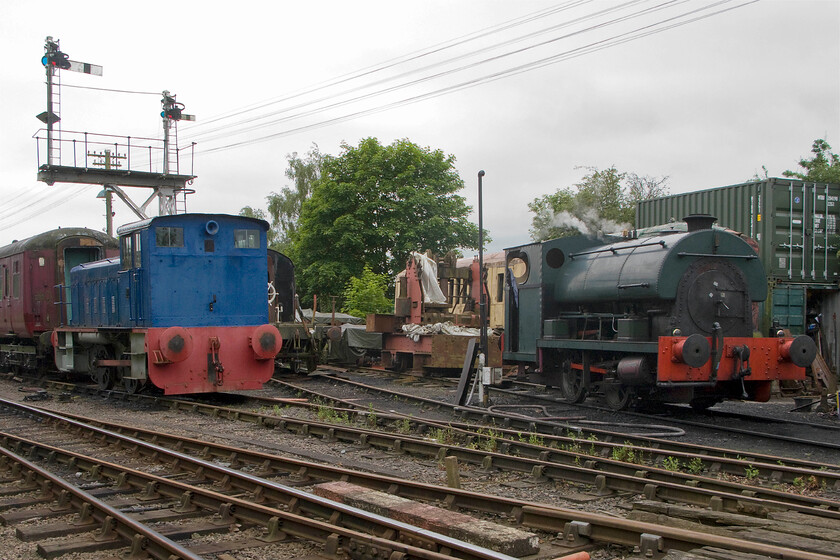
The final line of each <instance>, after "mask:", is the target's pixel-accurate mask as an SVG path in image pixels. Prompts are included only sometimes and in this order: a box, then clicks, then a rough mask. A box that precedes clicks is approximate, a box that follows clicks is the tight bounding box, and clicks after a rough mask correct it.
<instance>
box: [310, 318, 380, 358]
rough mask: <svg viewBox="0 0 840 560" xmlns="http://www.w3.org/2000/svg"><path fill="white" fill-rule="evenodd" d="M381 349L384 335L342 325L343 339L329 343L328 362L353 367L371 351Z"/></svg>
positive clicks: (362, 328)
mask: <svg viewBox="0 0 840 560" xmlns="http://www.w3.org/2000/svg"><path fill="white" fill-rule="evenodd" d="M318 328H319V329H323V328H324V327H318ZM381 349H382V333H372V332H367V331H366V330H365V327H363V326H355V325H342V326H341V338H339V339H338V340H335V341H333V340H330V342H329V345H328V349H327V362H329V363H332V364H350V365H352V364H356V363H357V362H358V360H360V359H361V358H363V357H364V356H365V354H366V353H367V352H368V351H369V350H376V351H378V350H381Z"/></svg>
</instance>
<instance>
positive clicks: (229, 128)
mask: <svg viewBox="0 0 840 560" xmlns="http://www.w3.org/2000/svg"><path fill="white" fill-rule="evenodd" d="M647 1H649V0H631V1H629V2H625V3H623V4H619V5H615V6H611V7H608V8H605V9H603V10H599V11H596V12H593V13H590V14H587V15H584V16H581V17H578V18H575V19H571V20H567V21H564V22H562V23H560V24H556V25H552V26H550V27H547V28H544V29H540V30H537V31H533V32H530V33H528V34H525V35H522V36H519V37H514V38H512V39H508V40H505V41H502V42H500V43H496V44H493V45H490V46H486V47H482V48H480V49H477V50H474V51H471V52H468V53H464V54H461V55H457V56H454V57H452V58H449V59H447V60H443V61H439V62H436V63H433V64H430V65H427V66H424V67H421V68H416V69H412V70H408V71H405V72H403V73H401V74H397V75H395V76H390V77H387V78H381V79H379V80H377V81H374V82H370V83H366V84H361V85H358V86H355V87H352V88H351V89H348V90H344V91H342V92H338V93H335V94H331V95H328V96H325V97H320V98H317V99H309V100H306V101H303V102H301V103H299V104H297V105H293V106H290V107H285V108H281V109H277V110H275V111H272V112H269V113H263V114H260V115H257V116H254V117H251V118H248V119H245V120H242V121H239V122H235V123H230V124H227V125H222V126H219V127H217V128H214V129H211V130H204V131H201V132H198V133H196V134H190V135H188V136H187V137H186V139H188V140H190V141H199V140H200V141H202V142H205V141H208V140H213V139H215V138H218V137H220V135H216V136H209V135H211V134H212V133H215V132H220V131H224V132H225V135H227V136H229V135H231V134H241V133H244V132H249V131H251V130H255V129H258V128H263V127H266V126H271V125H272V124H276V123H278V122H283V121H286V120H289V119H290V118H300V117H302V116H308V115H311V114H313V113H317V112H322V111H326V110H328V109H332V108H336V107H339V106H342V105H348V104H351V103H355V102H358V101H361V100H366V99H370V98H372V97H376V96H379V95H383V94H386V93H391V92H393V91H396V90H398V89H404V88H406V87H411V86H414V85H417V84H420V83H423V82H426V81H430V80H434V79H437V78H441V77H444V76H447V75H450V74H454V73H457V72H461V71H464V70H469V69H472V68H475V67H477V66H479V65H482V64H486V63H491V62H495V61H497V60H500V59H501V58H504V57H507V56H514V55H517V54H521V53H523V52H526V51H528V50H531V49H535V48H539V47H542V46H546V45H549V44H551V43H554V42H557V41H560V40H562V39H565V38H568V37H571V36H573V35H576V34H581V33H585V32H587V31H590V30H593V29H598V28H600V27H603V26H606V25H610V24H612V23H616V22H621V21H623V20H624V19H625V18H619V19H616V20H612V21H608V22H603V23H601V24H598V25H595V26H592V27H590V28H587V29H583V30H581V31H578V32H576V33H573V34H568V35H563V36H560V37H555V38H553V39H550V40H548V41H543V42H541V43H536V44H534V45H530V46H528V47H523V48H522V49H517V50H515V51H510V52H508V53H503V54H501V55H497V56H495V57H490V58H487V59H485V60H483V61H478V62H475V63H472V64H467V65H464V66H461V67H459V68H455V69H451V70H448V71H445V72H438V73H436V74H428V72H430V71H434V70H435V69H436V68H439V67H443V66H445V65H448V64H452V63H455V62H458V61H460V60H464V59H466V58H471V57H475V56H478V55H480V54H482V53H485V52H488V51H492V50H497V49H498V48H501V47H505V46H509V45H512V44H516V43H521V42H523V41H526V40H528V39H531V38H534V37H537V36H540V35H545V34H546V33H551V32H555V31H558V30H560V29H563V28H566V27H570V26H572V25H575V24H579V23H582V22H585V21H587V20H591V19H595V18H598V17H601V16H604V15H607V14H610V13H612V12H617V11H620V10H623V9H626V8H628V7H631V6H634V5H637V4H639V3H642V2H647ZM687 1H689V0H668V1H666V2H665V3H664V4H659V5H657V6H654V7H652V8H648V9H646V10H642V11H641V12H637V13H636V14H631V15H630V16H625V17H626V18H629V17H638V16H641V15H646V14H648V13H651V12H653V11H657V10H660V9H663V7H666V6H668V5H671V4H680V3H683V2H687ZM499 27H501V26H499ZM510 27H512V26H506V27H505V28H510ZM488 34H489V33H483V34H482V36H485V35H488ZM465 42H466V41H463V42H462V43H465ZM389 67H390V66H389ZM423 73H426V75H425V76H423V77H421V78H418V79H416V80H414V81H410V82H406V83H403V84H400V85H395V86H391V87H388V88H385V89H382V90H379V91H375V92H371V93H368V94H365V95H361V96H358V97H355V98H350V99H344V100H342V101H336V102H334V103H332V104H329V105H326V106H320V107H318V104H319V103H322V102H328V101H330V100H333V99H340V98H341V97H342V96H345V95H349V94H351V93H353V92H356V91H361V90H365V89H369V88H372V87H375V86H378V85H381V84H387V83H389V82H396V81H397V80H399V79H400V78H404V77H408V76H411V75H414V74H423ZM319 89H322V88H319ZM312 91H313V92H314V91H315V90H312ZM297 97H300V96H299V95H294V96H289V97H287V98H283V99H284V100H291V99H294V98H297ZM276 103H279V101H278V102H275V103H271V105H273V104H276ZM268 105H269V104H266V105H263V107H267V106H268ZM308 106H315V107H317V108H313V109H310V110H308V111H304V112H302V113H298V114H293V115H292V117H286V118H281V119H277V120H273V121H265V119H267V118H269V117H272V116H275V115H280V114H284V113H290V112H292V111H294V110H296V109H302V108H305V107H308ZM260 121H262V122H260ZM252 122H259V124H255V125H253V126H251V127H246V128H243V125H246V124H249V123H252ZM237 127H238V128H237ZM195 128H196V127H192V128H190V133H193V132H194V131H195Z"/></svg>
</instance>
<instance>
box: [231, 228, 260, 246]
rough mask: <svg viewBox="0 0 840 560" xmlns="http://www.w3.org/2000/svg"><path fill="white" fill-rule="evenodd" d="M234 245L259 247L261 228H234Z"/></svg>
mask: <svg viewBox="0 0 840 560" xmlns="http://www.w3.org/2000/svg"><path fill="white" fill-rule="evenodd" d="M233 246H234V247H236V248H237V249H259V248H260V230H258V229H235V230H233Z"/></svg>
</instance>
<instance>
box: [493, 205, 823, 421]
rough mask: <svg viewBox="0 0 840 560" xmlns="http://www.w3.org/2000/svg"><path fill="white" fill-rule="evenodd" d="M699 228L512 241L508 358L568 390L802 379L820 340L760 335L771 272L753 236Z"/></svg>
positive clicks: (664, 394) (676, 392)
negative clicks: (758, 317) (756, 306)
mask: <svg viewBox="0 0 840 560" xmlns="http://www.w3.org/2000/svg"><path fill="white" fill-rule="evenodd" d="M686 221H687V223H688V224H689V225H688V231H686V232H672V233H663V234H655V235H653V236H650V237H638V238H633V239H621V238H613V239H609V240H606V239H594V238H591V237H586V236H575V237H564V238H559V239H554V240H550V241H545V242H543V243H532V244H529V245H523V246H520V247H513V248H510V249H507V250H506V261H507V266H508V269H509V271H510V282H509V286H508V294H507V298H506V304H505V305H506V313H505V343H504V358H505V360H506V361H510V362H515V363H517V364H519V365H520V367H521V368H523V369H524V368H527V369H530V370H531V371H534V372H536V373H538V375H539V377H540V379H541V381H542V382H544V383H546V384H548V385H555V386H560V387H561V389H562V391H563V393H564V395H565V398H566V400H568V401H570V402H581V401H583V400H584V399H586V398H587V396H588V395H591V394H594V393H600V394H602V395H604V397H605V398H606V401H607V403H608V405H609V406H610V407H612V408H614V409H621V408H624V407H626V406H627V405H628V404H630V403H631V402H632V401H633V400H634V399H636V398H640V399H643V400H648V401H667V402H688V403H691V404H692V406H693V407H695V408H698V409H703V408H707V407H709V406H712V405H714V404H715V403H717V402H719V401H721V400H723V399H726V398H744V399H749V400H756V401H766V400H767V399H768V398H769V397H770V392H771V384H772V382H773V381H776V380H787V379H793V380H799V379H804V377H805V366H807V365H810V364H811V362H812V361H813V360H814V357H815V354H816V346H815V344H814V341H813V340H812V339H811V338H809V337H807V336H804V335H801V336H797V337H790V336H773V337H759V338H754V337H753V331H754V325H753V312H752V304H753V302H761V301H763V300H764V298H765V297H766V294H767V279H766V276H765V274H764V270H763V267H762V264H761V261H760V260H759V259H758V256H757V255H756V254H755V251H754V250H753V248H752V247H751V246H750V245H749V244H748V243H747V242H746V241H745V240H743V239H742V238H740V237H739V236H737V235H734V234H732V233H729V232H726V231H722V230H715V229H712V228H711V226H712V223H713V222H714V218H712V217H710V216H708V215H704V216H693V217H689V218H686Z"/></svg>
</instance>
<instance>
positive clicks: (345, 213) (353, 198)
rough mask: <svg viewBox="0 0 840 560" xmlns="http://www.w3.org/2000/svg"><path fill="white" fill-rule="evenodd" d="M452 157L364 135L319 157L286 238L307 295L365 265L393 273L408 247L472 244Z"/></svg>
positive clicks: (473, 233)
mask: <svg viewBox="0 0 840 560" xmlns="http://www.w3.org/2000/svg"><path fill="white" fill-rule="evenodd" d="M454 162H455V158H454V157H453V156H451V155H449V156H447V155H445V154H444V153H443V152H442V151H440V150H431V149H429V148H421V147H419V146H417V145H416V144H413V143H412V142H410V141H408V140H405V139H404V140H397V141H395V142H394V143H393V144H391V145H390V146H382V145H381V144H380V143H379V141H378V140H377V139H376V138H366V139H364V140H362V141H361V142H360V143H359V145H358V146H350V145H348V144H342V153H341V154H340V155H338V156H335V157H333V156H324V159H323V162H322V165H321V176H320V178H319V179H318V180H317V181H316V182H315V183H314V188H313V189H312V196H311V197H310V198H309V199H307V200H306V201H305V202H304V203H303V206H302V209H301V214H300V220H299V222H298V226H297V229H296V230H295V232H294V234H293V236H292V241H293V251H292V254H291V255H290V256H291V257H292V258H293V260H294V261H295V265H296V267H297V272H298V274H297V279H298V285H299V286H300V287H301V293H303V294H305V295H304V298H305V300H306V301H311V295H312V294H319V295H321V296H328V295H336V294H341V293H342V292H343V287H344V286H345V284H346V283H347V281H348V279H349V278H351V277H353V276H356V277H360V275H361V274H362V272H363V270H364V267H365V265H367V266H369V267H370V268H371V270H372V271H373V272H375V273H376V274H385V275H387V276H388V277H393V276H394V275H395V274H396V272H397V271H399V270H402V269H403V267H404V266H405V259H406V257H407V256H408V254H409V252H411V251H413V250H419V249H431V250H432V252H434V253H436V254H440V255H442V254H445V253H446V252H447V251H449V250H452V249H455V248H457V247H463V248H471V249H476V248H477V247H478V228H477V227H476V226H475V224H472V223H470V222H469V221H468V220H467V215H468V214H469V211H470V207H469V206H468V205H467V204H466V201H465V199H464V197H462V196H460V195H458V194H457V193H458V191H460V190H461V189H462V188H463V187H464V182H463V181H462V180H461V178H460V177H459V176H458V173H457V172H456V170H455V168H454Z"/></svg>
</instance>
